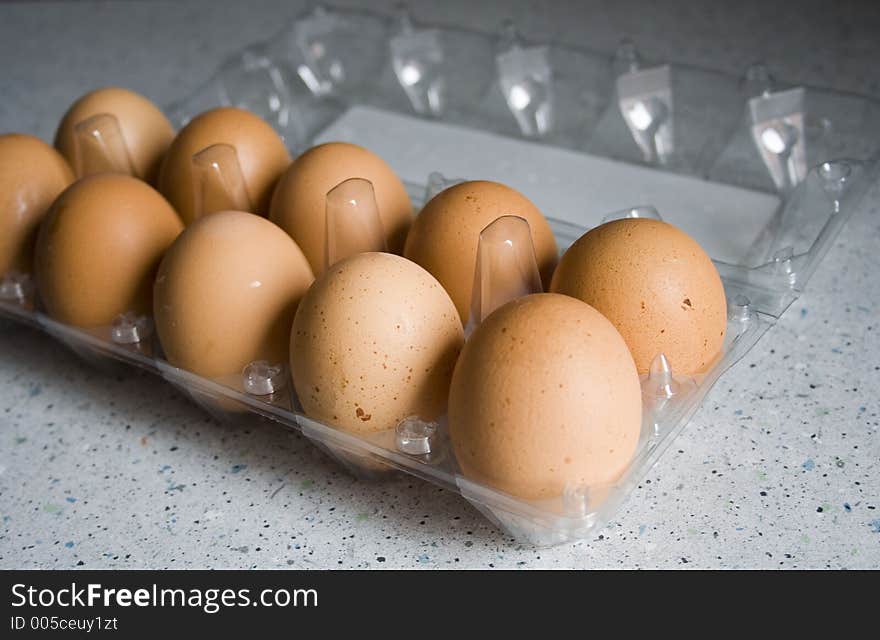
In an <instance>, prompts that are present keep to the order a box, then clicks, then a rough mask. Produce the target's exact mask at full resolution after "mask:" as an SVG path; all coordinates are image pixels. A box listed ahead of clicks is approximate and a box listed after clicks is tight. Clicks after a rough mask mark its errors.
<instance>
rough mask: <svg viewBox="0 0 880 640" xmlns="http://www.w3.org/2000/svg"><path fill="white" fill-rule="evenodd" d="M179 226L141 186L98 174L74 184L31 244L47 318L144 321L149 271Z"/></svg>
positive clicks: (91, 323)
mask: <svg viewBox="0 0 880 640" xmlns="http://www.w3.org/2000/svg"><path fill="white" fill-rule="evenodd" d="M182 229H183V224H182V223H181V221H180V218H178V217H177V214H176V213H175V212H174V209H172V208H171V205H169V204H168V202H167V201H166V200H165V198H163V197H162V196H161V195H159V193H158V192H157V191H156V190H155V189H153V188H152V187H151V186H150V185H148V184H147V183H146V182H142V181H141V180H138V179H136V178H133V177H131V176H126V175H122V174H112V173H105V174H100V175H95V176H89V177H87V178H83V179H81V180H78V181H77V182H74V183H73V184H72V185H71V186H70V187H68V188H67V189H66V190H65V191H64V192H63V193H62V194H61V195H60V196H58V198H57V199H56V200H55V202H54V203H53V204H52V207H51V208H50V210H49V213H48V215H47V216H46V219H45V220H44V221H43V224H42V226H41V227H40V233H39V236H38V237H37V245H36V258H35V263H34V265H35V272H36V281H37V288H38V289H39V293H40V298H41V299H42V301H43V304H44V305H45V307H46V310H47V312H48V313H49V315H50V316H52V317H53V318H55V319H56V320H59V321H60V322H65V323H67V324H72V325H76V326H80V327H95V326H101V325H108V324H110V323H111V322H112V321H113V319H114V318H115V317H116V316H117V315H119V314H120V313H124V312H126V311H134V312H135V313H138V314H149V313H150V310H151V307H152V304H151V303H152V286H153V277H154V275H155V273H156V268H157V267H158V266H159V262H160V260H161V259H162V255H163V254H164V253H165V250H166V249H167V248H168V246H169V245H170V244H171V243H172V242H173V241H174V239H175V238H176V237H177V235H178V234H179V233H180V231H181V230H182Z"/></svg>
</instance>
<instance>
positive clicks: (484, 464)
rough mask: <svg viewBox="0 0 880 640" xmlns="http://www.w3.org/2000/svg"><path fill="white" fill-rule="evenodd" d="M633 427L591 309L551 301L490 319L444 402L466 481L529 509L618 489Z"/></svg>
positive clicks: (624, 361)
mask: <svg viewBox="0 0 880 640" xmlns="http://www.w3.org/2000/svg"><path fill="white" fill-rule="evenodd" d="M641 423H642V395H641V387H640V386H639V377H638V374H637V373H636V368H635V365H634V364H633V361H632V356H630V354H629V351H628V350H627V348H626V344H625V343H624V341H623V338H621V337H620V334H619V333H618V332H617V330H615V328H614V327H613V326H612V325H611V323H610V322H608V320H606V319H605V318H604V317H603V316H602V314H600V313H599V312H598V311H596V310H595V309H593V308H592V307H590V306H589V305H587V304H584V303H583V302H581V301H580V300H575V299H574V298H569V297H567V296H561V295H557V294H552V293H539V294H533V295H530V296H525V297H523V298H519V299H517V300H514V301H512V302H509V303H507V304H506V305H504V306H503V307H500V308H499V309H497V310H496V311H495V312H493V313H492V314H490V315H489V316H488V317H487V318H486V319H485V320H484V321H483V323H482V324H481V325H480V326H479V327H477V329H476V331H475V332H474V333H473V335H472V336H471V338H470V340H468V342H467V344H465V347H464V349H463V350H462V352H461V357H460V358H459V360H458V364H457V365H456V367H455V375H454V376H453V378H452V388H451V390H450V392H449V437H450V440H451V441H452V445H453V448H454V450H455V455H456V458H457V460H458V463H459V465H460V467H461V470H462V472H463V473H464V475H465V476H467V477H469V478H472V479H475V480H478V481H481V482H485V483H487V484H489V485H490V486H492V487H495V488H496V489H500V490H501V491H505V492H507V493H510V494H512V495H515V496H519V497H522V498H528V499H539V498H551V497H555V496H559V495H561V494H562V493H563V491H564V490H565V489H566V487H571V488H578V487H583V486H586V487H588V488H590V489H592V490H598V488H599V487H601V486H602V485H606V484H608V483H611V482H614V481H615V480H617V479H618V478H619V477H620V475H621V473H622V472H623V471H624V470H625V469H626V467H627V465H628V464H629V461H630V459H631V458H632V456H633V453H634V451H635V449H636V446H637V444H638V439H639V434H640V432H641Z"/></svg>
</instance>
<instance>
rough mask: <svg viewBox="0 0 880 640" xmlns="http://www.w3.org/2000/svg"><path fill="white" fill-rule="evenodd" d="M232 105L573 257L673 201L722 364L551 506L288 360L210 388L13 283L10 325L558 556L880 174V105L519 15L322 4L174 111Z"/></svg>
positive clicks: (652, 451)
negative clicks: (542, 223) (480, 195)
mask: <svg viewBox="0 0 880 640" xmlns="http://www.w3.org/2000/svg"><path fill="white" fill-rule="evenodd" d="M219 105H234V106H239V107H244V108H247V109H250V110H252V111H254V112H255V113H257V114H259V115H260V116H262V117H263V118H265V119H266V120H267V121H268V122H270V123H271V124H272V125H273V126H274V127H275V128H276V130H277V131H278V132H279V133H280V134H281V135H282V136H283V137H284V139H285V141H286V143H287V144H288V146H289V147H290V149H291V151H292V152H293V153H294V154H295V153H298V152H301V151H303V150H304V149H306V148H308V147H309V146H311V145H313V144H316V143H319V142H324V141H329V140H343V141H349V142H355V143H358V144H362V145H363V146H366V147H368V148H370V149H371V150H373V151H374V152H376V153H378V154H379V155H380V156H382V157H383V158H384V159H385V160H386V161H387V162H388V163H389V164H390V165H391V167H392V168H393V169H394V170H395V171H396V172H397V173H398V174H399V175H400V176H401V177H402V178H403V179H404V182H405V183H406V185H407V188H408V189H409V192H410V195H411V197H412V199H413V202H414V204H415V205H416V208H417V209H418V207H420V206H421V205H422V204H423V203H424V202H425V200H426V199H428V198H429V197H430V196H431V195H433V194H434V193H436V192H437V191H439V190H441V189H443V188H444V187H445V186H447V185H448V184H449V183H450V181H451V180H452V179H456V178H468V179H478V178H479V179H493V180H498V181H501V182H504V183H506V184H508V185H510V186H512V187H514V188H517V189H519V190H520V191H522V192H523V193H525V195H526V196H528V197H529V198H530V199H531V200H533V201H534V202H535V204H536V205H537V206H538V208H539V209H541V211H543V212H544V214H545V215H546V216H547V217H548V219H549V221H550V224H551V227H552V229H553V231H554V234H555V235H556V238H557V242H558V244H559V248H560V251H564V250H565V249H566V248H567V247H568V246H570V245H571V244H572V243H573V242H574V240H576V239H577V238H578V237H579V236H580V235H582V234H583V233H584V232H586V230H588V229H589V228H592V227H593V226H596V225H597V224H600V223H601V222H602V221H603V220H607V219H609V218H615V217H621V216H646V215H648V216H657V215H658V214H657V212H658V211H659V212H660V215H661V216H662V218H663V219H665V220H667V221H668V222H671V223H673V224H675V225H677V226H679V227H681V228H682V229H684V230H685V231H686V232H688V233H689V234H690V235H692V236H693V237H694V238H695V239H696V240H697V241H699V242H700V243H701V244H702V246H703V247H704V248H705V249H706V250H707V252H708V253H709V255H710V256H711V257H712V258H713V260H714V261H715V264H716V266H717V267H718V270H719V272H720V274H721V276H722V279H723V281H724V285H725V289H726V293H727V299H728V327H727V332H726V338H725V343H724V347H723V349H722V352H721V354H719V357H718V359H717V360H716V361H715V362H714V364H713V365H712V366H711V368H710V369H709V370H708V371H706V372H705V373H703V374H700V375H698V376H682V375H679V374H677V373H676V372H675V371H674V370H670V367H669V363H668V362H667V360H666V359H665V357H663V356H662V354H658V356H657V358H656V359H655V360H654V363H653V365H652V367H651V370H650V372H649V373H648V374H647V375H644V376H642V395H643V405H644V412H643V413H644V424H643V428H642V434H641V439H640V442H639V446H638V449H637V451H636V454H635V457H634V458H633V460H632V462H631V464H630V465H629V468H628V470H627V471H626V472H625V474H624V475H623V476H622V477H621V478H620V479H619V480H618V481H617V482H616V483H614V484H612V485H606V486H589V487H588V486H569V487H567V488H566V490H565V491H564V493H563V495H561V496H558V497H557V498H554V499H552V500H544V501H528V500H522V499H519V498H516V497H513V496H510V495H506V494H504V493H501V492H499V491H496V490H494V489H492V488H491V487H489V486H486V485H483V484H479V483H476V482H473V481H471V480H469V479H467V478H465V477H464V476H462V475H461V474H460V473H459V470H458V467H457V464H456V461H455V456H454V453H453V450H452V448H451V446H450V444H449V441H448V436H447V430H446V425H445V423H444V420H442V419H441V420H440V421H438V422H436V423H426V422H423V421H419V420H417V419H408V420H405V421H403V422H402V423H401V424H399V425H397V427H396V428H394V429H390V430H388V431H385V432H380V433H377V434H373V435H366V436H365V435H353V434H351V433H347V432H344V431H341V430H338V429H335V428H333V427H332V426H331V425H326V424H322V423H320V422H317V421H315V420H312V419H310V418H308V417H306V416H305V415H303V414H302V413H301V412H299V411H298V403H297V400H296V397H295V393H294V391H293V385H292V383H291V382H290V380H289V372H288V370H287V367H286V366H284V365H279V364H274V363H266V362H255V363H252V364H251V365H249V366H248V367H247V368H246V369H245V370H244V371H243V372H242V373H241V375H234V376H229V377H227V378H224V379H217V380H209V379H205V378H201V377H199V376H196V375H193V374H191V373H188V372H186V371H183V370H180V369H177V368H175V367H173V366H171V365H170V364H169V363H168V362H167V361H165V360H164V359H163V358H162V353H161V347H160V346H159V344H158V342H157V341H156V340H155V337H154V336H153V332H152V323H151V320H150V319H149V318H146V317H136V316H134V315H131V314H126V315H123V316H120V317H119V318H117V320H116V322H114V324H113V325H112V326H109V327H100V328H96V329H89V330H83V329H77V328H72V327H69V326H65V325H62V324H59V323H57V322H55V321H53V320H52V319H51V318H49V317H47V316H46V315H45V314H43V313H40V312H39V310H38V309H37V308H36V306H35V305H36V304H37V302H36V300H37V297H36V295H35V293H36V292H34V291H33V286H32V283H31V281H30V280H29V279H28V278H27V277H22V276H19V275H18V274H6V275H5V277H4V278H3V280H2V283H0V317H6V318H9V319H12V320H16V321H20V322H23V323H26V324H30V325H33V326H36V327H39V328H41V329H42V330H44V331H45V332H46V333H48V334H50V335H51V336H54V337H55V338H57V339H58V340H60V341H61V342H63V343H65V344H66V345H68V346H69V347H70V348H72V349H73V350H74V351H76V352H77V353H79V354H81V355H82V356H83V357H85V358H88V359H90V360H93V361H95V362H97V363H99V364H107V363H113V362H123V363H128V364H130V365H135V366H138V367H141V368H144V369H147V370H149V371H152V372H154V373H157V374H159V375H161V376H163V377H164V378H165V379H167V380H168V381H169V382H171V383H172V384H174V385H176V386H178V387H180V388H181V389H183V390H185V391H186V392H187V393H188V394H189V395H190V396H191V397H192V398H193V399H194V400H195V401H196V402H198V403H199V404H201V405H202V406H204V407H205V408H206V409H208V410H209V411H211V412H212V413H214V414H215V415H218V416H220V417H222V418H224V419H229V420H234V421H249V420H254V419H260V418H265V419H268V420H271V421H274V422H277V423H280V424H282V425H284V426H287V427H289V428H292V429H297V430H299V431H301V432H302V433H303V434H304V435H305V436H307V437H308V438H310V439H311V440H312V441H314V442H315V443H316V444H317V445H318V446H320V447H321V448H323V449H324V450H326V451H328V452H329V453H330V454H331V455H333V456H334V457H335V458H337V459H338V460H339V461H340V462H341V463H342V464H343V465H344V466H345V467H347V468H348V469H350V470H351V471H352V472H353V473H355V474H357V475H359V476H363V477H371V478H382V477H384V476H386V475H387V474H388V473H389V472H390V471H393V470H401V471H405V472H407V473H410V474H412V475H416V476H419V477H421V478H424V479H426V480H428V481H430V482H434V483H436V484H439V485H442V486H445V487H447V488H449V489H452V490H455V491H458V492H459V493H461V495H462V496H464V497H465V499H467V500H468V501H470V502H471V503H472V504H473V505H474V506H476V507H477V508H478V509H479V510H480V511H481V512H482V513H483V514H485V516H486V517H487V518H489V519H490V520H491V521H492V522H494V523H495V524H496V525H497V526H499V527H500V528H501V529H503V530H504V531H506V532H508V533H509V534H510V535H511V536H513V537H514V538H516V539H517V540H519V541H521V542H524V543H530V544H534V545H540V546H545V545H553V544H560V543H565V542H570V541H574V540H578V539H582V538H585V537H587V536H588V535H590V534H591V532H592V531H593V530H594V529H596V528H597V527H601V526H603V525H604V524H605V523H606V522H608V520H609V519H610V518H611V517H613V515H614V513H615V512H616V510H617V508H618V507H619V505H620V504H621V502H622V501H623V500H624V499H625V498H626V496H627V495H628V494H629V492H630V491H631V490H632V489H633V487H634V486H635V485H636V484H637V483H638V482H639V481H640V479H641V478H642V477H643V476H644V474H645V473H646V472H647V471H648V470H649V469H650V468H651V466H652V465H653V464H654V462H655V461H656V460H657V459H658V458H659V456H660V455H662V453H663V451H664V450H665V449H666V447H668V446H669V444H670V443H671V442H672V440H673V439H674V438H675V436H676V434H677V433H678V432H679V431H680V430H681V429H683V428H684V426H685V425H686V424H687V422H688V420H689V419H690V417H691V415H692V414H693V413H694V411H696V409H697V408H698V407H699V405H700V403H701V401H702V399H703V397H704V396H705V395H706V393H707V392H708V391H709V389H710V388H711V387H712V385H713V384H714V382H715V381H716V380H717V379H718V378H719V376H721V375H722V374H723V373H724V372H725V371H726V370H727V369H728V368H729V367H731V366H732V365H733V364H734V363H735V362H737V361H738V360H739V359H740V358H741V357H742V356H743V355H744V354H745V353H746V352H747V351H748V350H749V349H750V348H751V347H752V346H753V345H754V344H755V343H756V342H757V340H758V339H760V338H761V336H762V335H763V334H764V333H765V332H766V331H767V329H768V328H769V327H770V326H772V324H773V323H774V322H775V320H776V319H777V318H778V317H779V316H780V315H781V314H782V313H783V312H784V311H785V310H786V308H787V307H788V306H789V305H790V304H791V302H792V301H794V300H795V299H796V298H797V296H798V295H799V293H800V292H801V291H802V290H803V288H804V286H805V285H806V282H807V280H808V279H809V277H810V275H811V274H812V273H813V271H814V270H815V269H816V267H817V265H818V263H819V262H820V260H821V258H822V256H823V255H824V253H825V252H826V250H827V249H828V247H829V246H830V244H831V243H832V241H833V240H834V238H835V237H836V235H837V233H838V232H839V231H840V228H841V227H842V225H843V224H844V223H845V222H846V220H847V218H848V217H849V216H850V215H851V214H852V213H853V211H854V210H855V209H856V207H857V206H858V204H859V202H860V201H861V199H862V197H863V196H864V194H865V192H866V191H867V190H868V189H869V188H870V187H871V186H872V185H873V184H874V183H875V181H876V178H877V176H878V167H880V161H878V155H877V151H878V147H880V105H878V104H877V103H876V102H873V101H871V100H870V99H868V98H865V97H862V96H857V95H847V94H841V93H835V92H831V91H826V90H821V89H815V88H810V87H800V86H788V85H785V84H783V83H781V82H778V81H776V80H775V79H774V78H772V76H771V75H770V73H769V72H768V70H767V69H766V68H765V67H763V66H761V65H754V66H752V67H750V68H749V69H748V70H746V71H745V73H744V75H743V76H742V77H740V78H737V77H732V76H727V75H724V74H720V73H715V72H712V71H707V70H703V69H696V68H691V67H683V66H677V65H666V64H660V63H656V62H651V61H646V60H644V59H643V58H642V56H641V55H640V54H639V52H638V50H637V48H636V47H635V46H634V45H633V44H632V43H628V42H627V43H623V44H622V45H621V47H620V49H619V50H618V51H617V53H616V54H615V55H614V56H613V57H612V56H605V55H602V54H599V53H596V52H591V51H589V50H586V49H578V48H573V47H563V46H559V45H556V44H543V43H531V42H527V41H525V40H524V39H523V38H522V37H521V36H520V35H519V34H518V33H517V31H516V28H515V27H514V26H513V25H510V24H505V25H502V26H501V28H500V29H499V31H498V32H497V33H491V34H490V33H477V32H471V31H466V30H461V29H452V28H445V27H440V26H425V25H420V24H417V23H416V22H415V21H414V20H412V19H411V18H410V17H409V16H408V15H407V14H405V13H401V14H400V15H398V16H379V15H374V14H370V13H361V12H352V11H338V10H331V9H325V8H321V7H318V8H316V9H314V10H312V11H310V12H309V13H308V14H306V15H303V16H301V17H300V18H298V19H297V20H295V21H294V22H293V23H292V24H290V25H287V26H285V27H284V28H283V29H281V30H280V31H279V33H278V34H276V35H275V36H273V37H272V38H271V39H269V40H268V41H266V42H264V43H261V44H259V45H255V46H253V47H249V48H248V49H247V50H245V51H243V52H241V53H239V54H236V55H235V56H233V57H232V58H230V59H229V60H227V61H226V62H225V63H224V64H223V65H222V66H221V67H220V69H218V71H217V72H216V74H215V75H213V76H212V77H211V78H210V79H208V80H207V81H206V82H204V83H203V84H202V85H201V86H200V87H199V88H198V90H197V91H195V92H194V93H193V94H192V95H190V96H188V97H187V98H185V99H183V100H181V101H179V102H177V103H175V104H174V105H171V106H169V107H168V108H167V109H166V111H167V113H168V114H169V116H170V117H171V118H172V119H173V120H174V121H175V124H177V125H182V124H184V123H185V122H186V121H187V120H188V119H189V118H191V117H192V116H194V115H196V114H197V113H199V112H201V111H203V110H205V109H208V108H212V107H215V106H219ZM444 176H446V177H444Z"/></svg>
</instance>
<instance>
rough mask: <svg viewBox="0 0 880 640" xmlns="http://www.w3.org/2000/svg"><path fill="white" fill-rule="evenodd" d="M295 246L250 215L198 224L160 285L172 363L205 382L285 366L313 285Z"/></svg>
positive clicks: (173, 253)
mask: <svg viewBox="0 0 880 640" xmlns="http://www.w3.org/2000/svg"><path fill="white" fill-rule="evenodd" d="M313 279H314V278H313V276H312V271H311V269H310V268H309V264H308V261H306V259H305V256H303V254H302V251H300V250H299V247H297V246H296V243H294V242H293V240H291V239H290V237H289V236H288V235H287V234H286V233H284V232H283V231H282V230H281V229H279V228H278V227H276V226H275V225H274V224H272V223H271V222H269V221H268V220H266V219H265V218H261V217H259V216H256V215H254V214H251V213H244V212H241V211H222V212H218V213H214V214H211V215H210V216H206V217H204V218H201V219H199V220H197V221H195V222H194V223H193V224H191V225H190V226H188V227H187V228H186V230H185V231H184V232H183V233H182V234H180V237H179V238H178V239H177V241H176V242H175V243H174V244H173V245H172V247H171V248H170V249H169V250H168V253H167V254H166V256H165V259H164V260H162V266H161V267H160V269H159V274H158V276H157V277H156V287H155V291H154V303H153V307H154V309H155V321H156V332H157V334H158V336H159V342H160V343H161V345H162V348H163V349H164V351H165V357H166V358H167V360H168V362H170V363H171V364H172V365H174V366H176V367H180V368H182V369H186V370H187V371H191V372H193V373H196V374H198V375H201V376H205V377H208V378H217V377H220V376H225V375H231V374H239V373H241V371H242V369H244V367H245V366H246V365H248V364H249V363H251V362H254V361H257V360H266V361H268V362H270V363H273V364H286V363H287V361H288V355H287V347H288V340H289V338H290V326H291V324H292V323H293V314H294V312H295V311H296V307H297V304H298V303H299V301H300V298H302V296H303V294H304V293H305V292H306V289H308V287H309V284H311V282H312V280H313Z"/></svg>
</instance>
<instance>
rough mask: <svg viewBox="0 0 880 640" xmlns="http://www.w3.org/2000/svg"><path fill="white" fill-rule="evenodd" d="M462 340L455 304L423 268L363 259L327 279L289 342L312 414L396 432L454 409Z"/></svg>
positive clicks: (343, 424) (382, 257)
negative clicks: (407, 421) (405, 423)
mask: <svg viewBox="0 0 880 640" xmlns="http://www.w3.org/2000/svg"><path fill="white" fill-rule="evenodd" d="M463 339H464V336H463V330H462V327H461V322H460V321H459V319H458V314H457V313H456V311H455V305H453V304H452V301H451V300H450V299H449V296H448V295H447V294H446V291H444V290H443V287H441V286H440V283H438V282H437V281H436V280H435V279H434V278H433V277H432V276H431V274H429V273H428V272H427V271H425V270H424V269H422V268H421V267H419V266H418V265H417V264H415V263H413V262H410V261H409V260H406V259H404V258H401V257H399V256H395V255H392V254H390V253H361V254H356V255H354V256H351V257H349V258H346V259H344V260H341V261H339V262H337V263H336V264H334V265H333V266H331V267H330V269H329V270H327V271H326V272H325V273H324V275H322V276H321V277H319V278H318V279H317V280H316V281H315V284H314V285H312V287H311V289H309V292H308V293H307V294H306V296H305V298H303V301H302V303H301V304H300V307H299V310H298V311H297V313H296V318H295V320H294V323H293V331H292V333H291V336H290V366H291V372H292V374H293V381H294V385H295V386H296V392H297V395H298V397H299V400H300V403H301V404H302V406H303V409H304V410H305V413H306V415H308V416H309V417H311V418H315V419H317V420H321V421H324V422H326V423H328V424H331V425H334V426H337V427H339V428H341V429H343V430H346V431H352V432H356V433H369V432H375V431H382V430H385V429H390V428H393V427H395V426H396V425H397V424H398V423H399V422H400V421H401V420H403V419H404V418H407V417H409V416H418V417H420V418H422V419H424V420H434V419H436V418H438V417H439V416H441V415H442V414H443V413H444V412H445V410H446V401H447V396H448V393H449V380H450V378H451V376H452V370H453V367H454V366H455V360H456V357H457V356H458V353H459V350H460V349H461V345H462V341H463Z"/></svg>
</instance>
